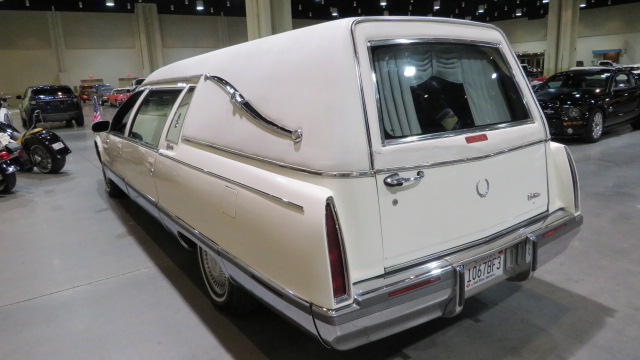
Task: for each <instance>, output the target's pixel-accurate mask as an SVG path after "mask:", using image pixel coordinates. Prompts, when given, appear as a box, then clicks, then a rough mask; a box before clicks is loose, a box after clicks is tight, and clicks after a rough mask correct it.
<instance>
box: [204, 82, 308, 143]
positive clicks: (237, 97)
mask: <svg viewBox="0 0 640 360" xmlns="http://www.w3.org/2000/svg"><path fill="white" fill-rule="evenodd" d="M203 76H204V80H205V81H206V80H211V81H213V82H215V83H217V84H218V85H220V86H221V87H222V88H223V89H224V90H225V91H226V92H227V93H228V94H229V98H230V99H231V101H232V102H233V103H234V104H235V105H236V106H237V107H239V108H240V109H242V110H243V111H244V112H245V113H247V114H248V115H249V116H251V118H253V119H254V120H256V123H257V124H258V125H260V126H262V127H263V128H265V129H267V130H269V131H271V132H273V133H276V134H278V135H282V136H286V137H289V138H291V140H292V141H293V142H294V143H297V142H300V141H302V130H300V129H289V128H287V127H285V126H283V125H280V124H278V123H275V122H273V121H271V120H269V119H267V118H266V117H265V116H264V115H262V114H261V113H260V112H259V111H258V110H257V109H256V108H255V107H253V105H251V103H250V102H249V101H248V100H247V99H246V98H245V97H244V96H243V95H242V93H240V91H238V89H236V88H235V87H234V86H233V85H231V83H230V82H228V81H227V80H225V79H223V78H221V77H219V76H215V75H211V74H204V75H203Z"/></svg>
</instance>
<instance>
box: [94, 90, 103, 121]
mask: <svg viewBox="0 0 640 360" xmlns="http://www.w3.org/2000/svg"><path fill="white" fill-rule="evenodd" d="M101 120H102V117H101V116H100V107H99V106H98V97H96V96H94V97H93V122H97V121H101Z"/></svg>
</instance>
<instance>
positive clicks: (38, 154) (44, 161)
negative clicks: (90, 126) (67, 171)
mask: <svg viewBox="0 0 640 360" xmlns="http://www.w3.org/2000/svg"><path fill="white" fill-rule="evenodd" d="M29 153H30V154H31V161H33V164H34V165H35V167H37V168H38V170H40V172H43V173H45V174H57V173H59V172H60V170H62V168H64V165H65V164H66V163H67V158H66V157H64V156H63V157H56V156H54V155H53V154H52V153H51V152H50V151H49V150H48V149H47V148H45V146H44V145H42V144H36V145H33V146H32V147H31V149H29Z"/></svg>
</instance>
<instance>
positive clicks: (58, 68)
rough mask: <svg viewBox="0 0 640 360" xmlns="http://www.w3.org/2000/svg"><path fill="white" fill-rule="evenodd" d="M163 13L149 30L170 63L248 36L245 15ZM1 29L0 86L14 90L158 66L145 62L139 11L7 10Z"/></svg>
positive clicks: (113, 79)
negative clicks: (157, 34)
mask: <svg viewBox="0 0 640 360" xmlns="http://www.w3.org/2000/svg"><path fill="white" fill-rule="evenodd" d="M159 18H160V27H159V30H156V29H153V28H151V29H147V31H149V32H152V31H156V32H157V31H159V33H160V34H159V35H160V37H161V39H162V49H161V56H162V57H163V59H162V60H163V63H164V64H169V63H172V62H175V61H178V60H182V59H185V58H188V57H192V56H195V55H199V54H202V53H205V52H209V51H212V50H216V49H219V48H222V47H226V46H230V45H234V44H239V43H241V42H245V41H247V25H246V19H245V18H240V17H229V16H225V17H213V16H181V15H159ZM56 19H57V20H56ZM25 24H28V26H25ZM18 29H19V30H18ZM0 34H2V36H0V66H1V69H0V74H1V75H0V91H3V92H4V93H5V94H9V95H13V96H15V95H18V94H22V93H23V92H24V90H25V88H26V87H27V86H32V85H43V84H60V83H65V84H67V85H70V86H71V87H77V86H78V85H79V84H80V80H83V79H90V77H89V75H93V78H94V79H104V81H105V82H107V83H110V84H112V85H114V86H117V85H118V83H119V81H118V79H119V78H126V77H127V74H131V76H130V78H132V79H135V78H136V77H139V76H143V75H144V74H145V73H148V72H149V70H153V69H144V68H143V56H144V55H143V51H142V49H141V40H140V34H139V30H138V20H137V18H136V15H135V14H128V13H82V12H51V11H10V10H3V11H0ZM58 48H59V54H60V56H59V55H58V50H57V49H58ZM16 104H17V102H16V101H15V99H12V100H11V102H10V105H12V106H14V105H16Z"/></svg>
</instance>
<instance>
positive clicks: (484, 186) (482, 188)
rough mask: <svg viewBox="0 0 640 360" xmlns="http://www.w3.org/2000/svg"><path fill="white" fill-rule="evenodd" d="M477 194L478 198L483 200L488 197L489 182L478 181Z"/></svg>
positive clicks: (485, 180)
mask: <svg viewBox="0 0 640 360" xmlns="http://www.w3.org/2000/svg"><path fill="white" fill-rule="evenodd" d="M476 193H478V196H480V197H481V198H485V197H487V194H489V180H487V179H484V181H482V180H478V182H477V183H476Z"/></svg>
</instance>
